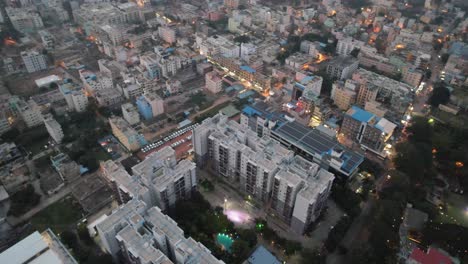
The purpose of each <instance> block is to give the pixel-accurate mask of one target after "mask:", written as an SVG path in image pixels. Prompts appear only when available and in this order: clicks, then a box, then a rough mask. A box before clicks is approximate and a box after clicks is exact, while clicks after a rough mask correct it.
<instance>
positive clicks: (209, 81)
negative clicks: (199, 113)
mask: <svg viewBox="0 0 468 264" xmlns="http://www.w3.org/2000/svg"><path fill="white" fill-rule="evenodd" d="M222 88H223V80H222V79H221V77H220V76H219V75H218V73H217V72H215V71H211V72H208V73H207V74H205V89H206V90H208V91H209V92H211V93H219V92H221V90H222Z"/></svg>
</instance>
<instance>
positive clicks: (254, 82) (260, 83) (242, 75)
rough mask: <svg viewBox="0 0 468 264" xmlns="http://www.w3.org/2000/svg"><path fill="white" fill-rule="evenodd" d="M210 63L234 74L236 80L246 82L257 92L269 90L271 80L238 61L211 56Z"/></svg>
mask: <svg viewBox="0 0 468 264" xmlns="http://www.w3.org/2000/svg"><path fill="white" fill-rule="evenodd" d="M210 61H211V62H212V63H213V64H215V65H218V66H220V67H221V68H222V69H223V70H224V71H226V72H232V73H234V74H235V76H236V78H237V79H240V80H242V79H243V80H245V81H247V82H248V83H250V85H251V86H252V87H253V88H256V89H259V90H269V89H270V88H271V78H269V77H267V76H266V75H264V74H262V73H261V72H258V71H256V70H255V69H253V68H252V67H250V66H248V65H245V64H243V63H241V62H240V61H238V60H235V59H232V58H228V57H225V56H213V57H212V58H211V59H210Z"/></svg>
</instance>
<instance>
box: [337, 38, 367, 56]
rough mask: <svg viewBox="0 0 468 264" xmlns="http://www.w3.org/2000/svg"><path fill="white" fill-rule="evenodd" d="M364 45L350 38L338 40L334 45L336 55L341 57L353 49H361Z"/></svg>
mask: <svg viewBox="0 0 468 264" xmlns="http://www.w3.org/2000/svg"><path fill="white" fill-rule="evenodd" d="M364 44H365V43H364V42H362V41H359V40H356V39H354V38H351V37H348V38H344V39H340V40H338V44H337V45H336V53H337V54H338V55H341V56H347V55H349V54H350V53H351V51H353V50H354V49H361V47H362V46H364Z"/></svg>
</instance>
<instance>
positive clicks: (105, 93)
mask: <svg viewBox="0 0 468 264" xmlns="http://www.w3.org/2000/svg"><path fill="white" fill-rule="evenodd" d="M94 98H95V99H96V102H97V104H98V105H100V106H104V107H110V106H116V105H118V104H120V103H121V102H122V101H123V100H124V98H123V96H122V94H121V93H120V92H119V91H118V90H117V89H114V88H107V89H101V90H98V91H96V92H95V93H94Z"/></svg>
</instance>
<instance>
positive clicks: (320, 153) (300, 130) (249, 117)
mask: <svg viewBox="0 0 468 264" xmlns="http://www.w3.org/2000/svg"><path fill="white" fill-rule="evenodd" d="M240 123H241V125H242V126H243V127H244V128H245V129H249V128H250V129H251V130H253V131H254V132H257V135H259V136H263V135H269V136H270V137H271V138H272V139H274V140H276V141H278V142H279V143H281V144H282V145H283V146H285V147H287V148H288V149H291V150H292V151H294V152H295V153H296V154H297V155H299V156H301V157H303V158H305V159H306V160H308V161H313V162H315V163H318V164H320V165H321V166H322V168H324V169H326V170H328V171H330V172H332V173H334V174H335V175H336V176H338V177H339V178H341V179H345V180H346V179H350V178H352V177H353V176H354V175H355V174H356V173H357V171H358V167H359V165H360V164H361V163H362V162H363V161H364V157H363V156H361V155H360V154H358V153H356V152H354V151H352V150H349V149H347V148H346V147H344V146H342V145H341V144H340V143H339V142H338V141H337V140H336V139H335V138H334V137H331V136H329V135H328V134H325V133H323V132H321V131H319V130H318V129H315V128H310V127H306V126H304V125H302V124H300V123H298V122H295V121H291V119H288V118H286V117H285V116H284V114H282V113H277V112H274V111H273V110H272V109H271V108H270V107H269V106H268V105H266V104H265V103H261V102H257V103H255V104H254V105H250V106H247V107H245V108H244V109H243V110H242V114H241V120H240ZM194 146H195V144H194ZM195 153H196V151H195Z"/></svg>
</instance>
